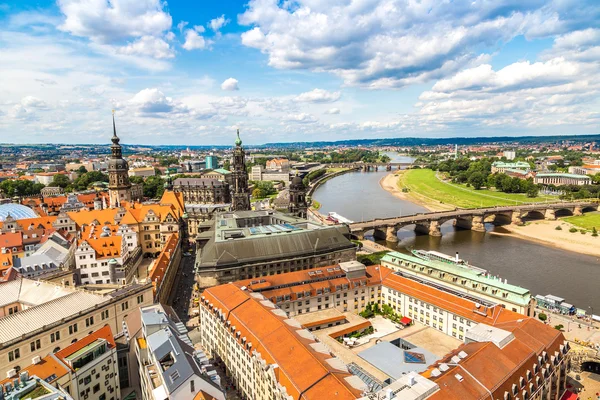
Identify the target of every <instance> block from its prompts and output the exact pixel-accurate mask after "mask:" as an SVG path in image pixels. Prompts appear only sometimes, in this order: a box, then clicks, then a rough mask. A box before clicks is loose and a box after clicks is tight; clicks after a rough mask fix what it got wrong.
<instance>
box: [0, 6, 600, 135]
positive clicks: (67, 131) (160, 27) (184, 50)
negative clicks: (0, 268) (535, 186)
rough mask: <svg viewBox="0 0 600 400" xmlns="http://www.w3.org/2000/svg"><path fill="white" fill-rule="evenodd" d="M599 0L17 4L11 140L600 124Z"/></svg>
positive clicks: (555, 128)
mask: <svg viewBox="0 0 600 400" xmlns="http://www.w3.org/2000/svg"><path fill="white" fill-rule="evenodd" d="M599 21H600V2H599V1H597V0H589V1H585V0H555V1H541V0H531V1H529V0H471V1H460V0H421V1H417V0H284V1H278V0H249V1H234V0H168V1H161V0H57V1H45V0H18V1H16V0H14V1H8V2H6V0H0V142H3V143H108V142H109V138H110V136H111V135H112V119H111V118H112V117H111V113H112V110H115V119H116V123H117V130H118V133H119V136H120V137H121V139H122V142H123V143H130V144H134V143H135V144H189V145H213V144H214V145H223V144H230V143H233V140H234V138H235V131H236V129H240V132H241V137H242V139H243V140H244V142H245V143H249V144H262V143H269V142H294V141H317V140H346V139H361V138H366V139H370V138H396V137H399V138H400V137H455V136H461V137H465V136H512V135H515V136H519V135H560V134H565V135H566V134H569V135H572V134H590V133H600V22H599Z"/></svg>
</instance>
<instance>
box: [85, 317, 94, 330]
mask: <svg viewBox="0 0 600 400" xmlns="http://www.w3.org/2000/svg"><path fill="white" fill-rule="evenodd" d="M91 325H94V317H93V316H92V317H89V318H86V319H85V326H86V327H88V326H91Z"/></svg>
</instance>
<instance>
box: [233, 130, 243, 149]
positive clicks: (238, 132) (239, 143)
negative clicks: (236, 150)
mask: <svg viewBox="0 0 600 400" xmlns="http://www.w3.org/2000/svg"><path fill="white" fill-rule="evenodd" d="M235 145H236V146H241V145H242V139H240V130H239V129H238V130H237V139H235Z"/></svg>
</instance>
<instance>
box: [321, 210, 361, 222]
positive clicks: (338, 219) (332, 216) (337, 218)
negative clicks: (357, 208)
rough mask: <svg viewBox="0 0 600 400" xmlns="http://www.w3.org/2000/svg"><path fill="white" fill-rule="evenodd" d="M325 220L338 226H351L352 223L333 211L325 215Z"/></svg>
mask: <svg viewBox="0 0 600 400" xmlns="http://www.w3.org/2000/svg"><path fill="white" fill-rule="evenodd" d="M327 219H329V220H330V221H333V222H337V223H339V224H351V223H353V222H354V221H352V220H349V219H348V218H345V217H342V216H341V215H340V214H338V213H336V212H333V211H332V212H330V213H328V214H327Z"/></svg>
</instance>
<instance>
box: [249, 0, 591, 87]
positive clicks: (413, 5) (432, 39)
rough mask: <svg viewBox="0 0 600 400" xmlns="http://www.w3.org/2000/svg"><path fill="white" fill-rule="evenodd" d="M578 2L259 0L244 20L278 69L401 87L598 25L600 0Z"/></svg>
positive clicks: (254, 41) (251, 44)
mask: <svg viewBox="0 0 600 400" xmlns="http://www.w3.org/2000/svg"><path fill="white" fill-rule="evenodd" d="M571 3H572V2H568V1H566V2H560V1H555V2H535V1H534V2H519V3H516V2H513V1H493V2H456V1H454V2H428V1H425V2H414V1H410V0H363V1H353V2H347V1H339V0H328V1H325V0H323V1H315V0H297V1H295V2H287V1H286V2H276V1H270V0H251V1H250V2H249V4H248V8H247V10H246V11H245V12H244V13H243V14H242V15H240V16H239V18H238V20H239V23H240V24H243V25H249V26H251V29H249V30H248V31H246V32H244V33H243V34H242V43H243V44H244V45H246V46H249V47H253V48H257V49H259V50H261V51H262V52H263V53H265V54H267V55H268V57H269V65H270V66H272V67H275V68H280V69H307V70H312V71H317V72H324V71H325V72H331V73H333V74H335V75H337V76H339V77H341V78H342V79H343V80H344V82H345V83H346V84H347V85H358V86H364V87H368V88H396V87H403V86H407V85H411V84H418V83H423V82H428V81H432V80H437V79H440V78H445V77H447V76H451V75H454V74H455V73H457V72H458V71H460V70H461V69H462V68H465V67H467V68H468V67H474V66H477V63H478V62H479V63H481V60H480V57H481V56H482V55H481V54H479V52H481V51H482V50H483V51H486V50H487V51H495V50H496V49H497V47H498V46H501V45H502V44H503V43H505V42H508V41H510V40H511V39H513V38H514V37H516V36H518V35H527V37H530V38H533V37H543V36H549V35H555V34H557V33H561V32H564V31H566V30H569V29H573V27H577V29H583V28H585V27H587V26H594V19H596V22H597V18H598V15H599V14H600V6H598V3H597V2H594V1H588V2H583V1H582V2H578V3H577V5H575V4H571ZM568 4H570V5H568ZM579 7H581V9H582V10H585V13H583V12H580V10H579V9H578V8H579Z"/></svg>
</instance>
